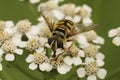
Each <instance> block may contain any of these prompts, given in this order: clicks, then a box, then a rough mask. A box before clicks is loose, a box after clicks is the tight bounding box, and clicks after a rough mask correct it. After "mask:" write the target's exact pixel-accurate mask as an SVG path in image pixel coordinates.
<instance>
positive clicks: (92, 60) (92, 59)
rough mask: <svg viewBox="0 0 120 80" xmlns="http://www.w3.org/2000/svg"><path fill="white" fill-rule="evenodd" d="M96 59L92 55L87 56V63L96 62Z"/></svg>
mask: <svg viewBox="0 0 120 80" xmlns="http://www.w3.org/2000/svg"><path fill="white" fill-rule="evenodd" d="M94 61H95V59H94V58H90V57H86V58H85V63H87V64H88V63H90V62H94Z"/></svg>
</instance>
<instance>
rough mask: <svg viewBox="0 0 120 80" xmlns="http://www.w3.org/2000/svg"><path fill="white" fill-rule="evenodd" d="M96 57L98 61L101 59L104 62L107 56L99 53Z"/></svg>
mask: <svg viewBox="0 0 120 80" xmlns="http://www.w3.org/2000/svg"><path fill="white" fill-rule="evenodd" d="M95 57H96V59H101V60H104V58H105V55H104V54H103V53H100V52H99V53H97V54H96V55H95Z"/></svg>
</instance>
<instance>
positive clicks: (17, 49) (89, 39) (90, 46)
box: [0, 0, 107, 80]
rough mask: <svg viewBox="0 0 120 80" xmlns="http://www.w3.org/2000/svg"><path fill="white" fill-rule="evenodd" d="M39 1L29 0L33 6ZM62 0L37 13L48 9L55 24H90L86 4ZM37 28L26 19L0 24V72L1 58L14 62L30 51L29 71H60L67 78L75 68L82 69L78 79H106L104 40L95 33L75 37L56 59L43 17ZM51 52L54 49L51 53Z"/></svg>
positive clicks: (57, 52)
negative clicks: (16, 58) (16, 55)
mask: <svg viewBox="0 0 120 80" xmlns="http://www.w3.org/2000/svg"><path fill="white" fill-rule="evenodd" d="M39 1H40V0H30V2H31V3H36V2H39ZM62 1H63V0H48V1H47V2H43V3H40V4H39V5H38V12H40V11H41V10H40V9H41V7H47V8H48V9H49V10H50V12H51V13H52V15H53V16H54V17H55V19H56V20H58V21H59V20H62V19H69V20H71V21H73V22H74V23H75V24H76V23H82V24H87V25H88V24H91V23H92V22H93V21H92V19H91V12H92V9H91V8H90V7H89V6H87V5H86V4H84V5H82V6H76V5H75V4H72V3H69V4H63V5H61V6H59V2H62ZM38 20H39V21H40V22H39V23H38V24H37V25H31V22H30V21H29V20H27V19H25V20H20V21H18V22H17V23H16V25H14V24H13V22H12V21H0V70H2V65H1V61H2V56H3V55H5V59H6V60H7V61H14V60H15V55H14V54H18V55H22V54H23V49H26V50H28V51H29V55H28V56H27V58H26V62H27V63H29V69H31V70H35V69H37V68H39V69H40V70H41V71H47V72H50V71H51V70H52V69H57V71H58V73H60V74H66V73H67V72H69V71H70V70H71V69H72V67H73V66H77V67H79V68H78V69H77V71H76V72H77V75H78V77H79V78H83V77H85V76H87V80H97V78H96V76H97V77H98V78H99V79H104V78H105V76H106V73H107V71H106V70H105V69H103V68H102V66H103V65H104V57H105V56H104V54H103V53H102V52H100V48H101V45H102V44H104V39H103V38H102V37H100V36H98V35H97V33H96V32H95V31H94V30H91V31H88V32H85V33H82V34H78V35H76V36H73V37H72V38H74V40H72V41H69V42H66V43H64V44H63V46H64V50H63V49H59V48H58V49H57V51H56V53H55V54H56V57H53V56H52V55H53V54H54V52H53V51H48V50H50V49H51V47H50V45H49V44H48V38H49V37H50V34H51V31H50V30H49V28H48V25H47V24H46V22H45V20H44V18H43V17H42V16H40V17H39V18H38ZM51 50H52V49H51Z"/></svg>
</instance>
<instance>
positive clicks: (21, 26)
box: [16, 19, 31, 34]
mask: <svg viewBox="0 0 120 80" xmlns="http://www.w3.org/2000/svg"><path fill="white" fill-rule="evenodd" d="M30 26H31V22H29V20H27V19H25V20H20V21H18V22H17V24H16V27H17V31H18V32H19V33H20V34H25V33H26V32H28V31H29V29H30Z"/></svg>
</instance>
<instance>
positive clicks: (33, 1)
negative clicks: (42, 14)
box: [29, 0, 40, 4]
mask: <svg viewBox="0 0 120 80" xmlns="http://www.w3.org/2000/svg"><path fill="white" fill-rule="evenodd" d="M29 1H30V3H31V4H36V3H38V2H40V0H29Z"/></svg>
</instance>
